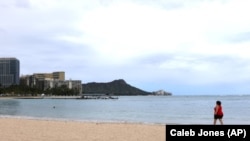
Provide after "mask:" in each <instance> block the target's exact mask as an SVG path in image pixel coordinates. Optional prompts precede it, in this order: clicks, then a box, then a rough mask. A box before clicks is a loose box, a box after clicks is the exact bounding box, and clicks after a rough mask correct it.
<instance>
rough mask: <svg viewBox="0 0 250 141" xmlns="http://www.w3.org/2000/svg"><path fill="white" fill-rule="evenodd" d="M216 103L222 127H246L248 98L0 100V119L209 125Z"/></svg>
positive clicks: (248, 113) (248, 116)
mask: <svg viewBox="0 0 250 141" xmlns="http://www.w3.org/2000/svg"><path fill="white" fill-rule="evenodd" d="M216 100H220V101H221V102H222V106H223V111H224V117H223V121H224V124H250V95H227V96H214V95H213V96H120V97H119V99H107V100H103V99H89V100H83V99H81V100H79V99H0V117H17V118H19V117H20V118H36V119H55V120H76V121H94V122H136V123H138V122H139V123H152V124H212V123H213V108H214V106H215V102H216Z"/></svg>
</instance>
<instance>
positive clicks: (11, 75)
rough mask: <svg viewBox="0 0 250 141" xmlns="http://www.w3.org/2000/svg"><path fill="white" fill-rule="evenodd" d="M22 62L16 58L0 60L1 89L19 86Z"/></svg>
mask: <svg viewBox="0 0 250 141" xmlns="http://www.w3.org/2000/svg"><path fill="white" fill-rule="evenodd" d="M19 79H20V61H19V60H18V59H16V58H0V87H9V86H11V85H19Z"/></svg>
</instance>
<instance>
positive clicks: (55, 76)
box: [20, 72, 82, 94]
mask: <svg viewBox="0 0 250 141" xmlns="http://www.w3.org/2000/svg"><path fill="white" fill-rule="evenodd" d="M20 83H21V84H22V85H26V86H29V87H33V88H39V89H42V90H47V89H51V88H57V87H61V86H63V85H64V86H66V87H67V88H69V89H74V90H76V91H78V92H79V94H81V93H82V82H81V80H65V73H64V72H52V73H34V74H33V75H25V76H21V78H20Z"/></svg>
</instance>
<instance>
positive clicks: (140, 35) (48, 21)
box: [0, 0, 250, 91]
mask: <svg viewBox="0 0 250 141" xmlns="http://www.w3.org/2000/svg"><path fill="white" fill-rule="evenodd" d="M248 5H249V2H248V1H247V0H240V1H236V0H216V1H214V0H193V1H185V0H157V1H154V0H108V1H101V0H85V1H81V0H72V1H71V2H69V1H68V0H60V1H59V0H53V1H51V0H32V1H28V0H21V1H20V0H9V1H1V2H0V7H1V9H0V17H1V18H0V20H1V24H0V44H1V46H2V47H4V48H1V52H0V55H1V56H14V57H17V58H20V60H21V65H22V73H23V74H29V73H35V72H51V71H61V70H63V71H66V76H67V77H68V78H73V79H81V80H83V82H86V81H111V80H113V79H118V78H122V79H125V80H127V81H128V82H130V83H131V84H135V85H136V86H138V87H142V88H144V89H148V90H155V89H158V88H159V87H165V88H166V89H171V90H173V91H177V90H176V89H177V87H178V86H182V87H183V88H185V90H187V91H191V88H189V86H190V87H191V86H192V87H195V88H197V87H198V86H199V87H202V88H204V89H203V91H204V90H205V88H206V86H207V88H211V87H212V86H215V85H218V86H223V84H225V85H226V84H227V86H229V85H230V86H231V85H232V84H236V83H238V84H242V85H243V83H244V84H245V83H247V82H248V81H249V79H250V76H249V74H248V72H249V69H250V63H248V62H250V57H249V55H248V54H249V53H248V52H249V45H250V42H249V40H248V36H249V32H250V27H249V25H250V19H249V18H248V13H249V8H248ZM164 84H167V85H164ZM168 86H169V87H168ZM170 86H171V87H170ZM244 86H245V85H244ZM216 88H218V87H216ZM159 89H162V88H159ZM185 90H183V91H185ZM214 91H216V89H214Z"/></svg>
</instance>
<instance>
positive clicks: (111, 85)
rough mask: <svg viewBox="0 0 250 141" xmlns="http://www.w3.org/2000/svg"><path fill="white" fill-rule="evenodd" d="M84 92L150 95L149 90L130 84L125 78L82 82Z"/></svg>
mask: <svg viewBox="0 0 250 141" xmlns="http://www.w3.org/2000/svg"><path fill="white" fill-rule="evenodd" d="M82 89H83V94H112V95H150V94H152V92H147V91H144V90H142V89H139V88H137V87H134V86H132V85H130V84H127V83H126V81H125V80H123V79H117V80H113V81H111V82H106V83H105V82H89V83H86V84H82Z"/></svg>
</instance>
